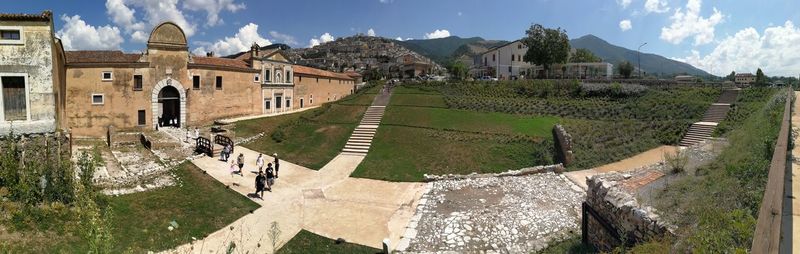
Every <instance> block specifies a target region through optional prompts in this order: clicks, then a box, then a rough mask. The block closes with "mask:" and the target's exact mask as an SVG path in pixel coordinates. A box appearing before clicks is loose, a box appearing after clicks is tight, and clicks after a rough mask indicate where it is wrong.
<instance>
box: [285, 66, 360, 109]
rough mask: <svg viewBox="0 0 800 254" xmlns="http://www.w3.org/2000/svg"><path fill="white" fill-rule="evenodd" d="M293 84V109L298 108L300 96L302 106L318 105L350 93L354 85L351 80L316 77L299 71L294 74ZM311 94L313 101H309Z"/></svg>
mask: <svg viewBox="0 0 800 254" xmlns="http://www.w3.org/2000/svg"><path fill="white" fill-rule="evenodd" d="M294 85H295V88H294V94H295V97H294V98H293V102H292V104H293V105H294V108H295V109H299V108H300V99H301V98H302V99H303V101H304V103H303V104H304V105H303V106H304V107H309V106H315V105H320V104H322V103H326V102H331V101H335V100H339V99H341V98H342V97H345V96H347V95H350V94H351V93H353V87H354V86H355V84H354V83H353V81H352V80H339V79H333V78H317V77H314V76H307V75H303V74H299V73H298V74H295V75H294ZM312 95H313V103H311V98H312Z"/></svg>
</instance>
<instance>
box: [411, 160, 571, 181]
mask: <svg viewBox="0 0 800 254" xmlns="http://www.w3.org/2000/svg"><path fill="white" fill-rule="evenodd" d="M562 172H564V166H563V165H561V164H554V165H543V166H535V167H528V168H521V169H517V170H509V171H506V172H501V173H485V174H478V173H474V172H473V173H472V174H469V175H454V174H447V175H429V174H424V175H423V178H424V179H425V181H426V182H431V181H441V180H461V179H477V178H486V177H502V176H523V175H531V174H541V173H562Z"/></svg>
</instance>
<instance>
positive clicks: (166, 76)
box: [65, 22, 353, 137]
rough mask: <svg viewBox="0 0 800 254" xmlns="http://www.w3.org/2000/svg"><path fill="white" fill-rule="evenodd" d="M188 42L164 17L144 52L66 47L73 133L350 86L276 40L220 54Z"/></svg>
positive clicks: (190, 118)
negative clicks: (302, 61)
mask: <svg viewBox="0 0 800 254" xmlns="http://www.w3.org/2000/svg"><path fill="white" fill-rule="evenodd" d="M187 45H188V44H187V40H186V36H185V34H184V32H183V30H182V29H181V28H180V27H179V26H177V25H176V24H174V23H172V22H165V23H162V24H160V25H158V26H156V27H155V28H153V31H152V32H151V34H150V38H149V40H148V42H147V49H146V50H145V52H142V53H133V54H131V53H123V52H121V51H68V52H66V65H65V67H66V86H67V90H66V118H67V125H68V126H69V128H70V129H71V131H72V132H73V134H74V135H76V136H89V137H98V136H103V135H105V133H106V131H107V129H108V128H109V127H110V126H113V127H114V128H115V129H120V130H144V129H155V128H157V127H159V126H176V127H190V126H198V125H205V124H209V123H211V122H213V121H214V120H217V119H222V118H230V117H238V116H251V115H262V114H271V113H277V112H286V111H291V110H294V109H297V108H302V107H305V106H306V105H305V101H304V99H305V98H306V97H307V98H308V104H309V105H312V104H314V103H316V104H320V103H323V102H327V101H332V100H336V99H338V98H341V97H342V96H344V95H347V94H349V93H352V92H353V90H352V89H353V84H352V83H353V79H352V78H350V77H348V76H346V75H344V74H341V75H340V74H335V73H328V72H324V71H321V70H316V69H312V68H308V67H301V66H297V65H294V64H292V63H291V62H290V61H289V60H288V58H287V57H286V56H285V55H284V53H283V51H282V50H281V49H280V48H272V49H270V50H261V47H259V46H258V45H253V47H252V48H251V49H250V51H249V52H243V53H239V54H236V55H233V56H229V57H225V58H222V57H213V56H193V55H191V54H190V53H189V51H188V46H187ZM318 71H319V73H318ZM303 77H309V78H303ZM311 77H314V78H316V79H320V78H322V79H323V80H327V83H325V82H321V83H317V82H313V83H312V82H310V80H309V79H311ZM303 79H305V82H303ZM315 81H316V80H315ZM348 83H349V84H348ZM346 84H347V85H346ZM314 95H316V96H317V98H318V99H317V100H316V101H314V100H313V99H314V98H313V96H314ZM331 96H332V98H333V99H330V97H331ZM326 97H328V99H327V100H324V98H326Z"/></svg>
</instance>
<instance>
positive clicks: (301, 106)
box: [300, 98, 304, 108]
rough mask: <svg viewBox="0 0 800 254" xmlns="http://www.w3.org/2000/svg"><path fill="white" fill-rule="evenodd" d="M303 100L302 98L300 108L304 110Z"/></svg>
mask: <svg viewBox="0 0 800 254" xmlns="http://www.w3.org/2000/svg"><path fill="white" fill-rule="evenodd" d="M303 106H304V105H303V98H300V108H303Z"/></svg>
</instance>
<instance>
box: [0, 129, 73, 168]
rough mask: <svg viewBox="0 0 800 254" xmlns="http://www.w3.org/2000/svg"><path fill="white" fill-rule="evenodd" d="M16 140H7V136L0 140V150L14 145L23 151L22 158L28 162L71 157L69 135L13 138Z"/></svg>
mask: <svg viewBox="0 0 800 254" xmlns="http://www.w3.org/2000/svg"><path fill="white" fill-rule="evenodd" d="M14 138H15V139H16V140H8V136H3V137H2V138H1V139H0V150H1V149H5V148H7V147H8V146H9V145H11V144H14V145H16V146H18V147H19V148H20V151H23V155H22V156H23V158H24V160H26V161H30V160H41V161H44V160H48V161H51V160H55V158H56V157H61V158H62V159H69V158H70V156H71V153H72V151H71V142H70V139H69V134H67V133H64V132H60V131H57V132H51V133H36V134H23V135H17V134H15V137H14Z"/></svg>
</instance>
